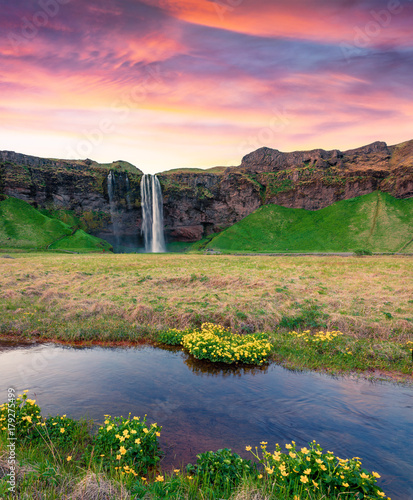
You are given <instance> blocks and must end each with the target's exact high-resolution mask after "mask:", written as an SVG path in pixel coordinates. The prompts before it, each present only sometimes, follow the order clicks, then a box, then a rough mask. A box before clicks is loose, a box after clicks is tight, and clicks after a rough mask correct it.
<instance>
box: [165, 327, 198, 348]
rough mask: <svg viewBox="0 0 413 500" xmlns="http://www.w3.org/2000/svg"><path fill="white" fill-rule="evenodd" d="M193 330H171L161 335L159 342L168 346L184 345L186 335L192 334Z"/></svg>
mask: <svg viewBox="0 0 413 500" xmlns="http://www.w3.org/2000/svg"><path fill="white" fill-rule="evenodd" d="M191 331H192V330H188V329H187V330H178V329H177V328H170V329H169V330H166V331H164V332H161V333H160V334H159V341H160V342H161V343H162V344H168V345H182V339H183V337H184V335H187V334H188V333H191Z"/></svg>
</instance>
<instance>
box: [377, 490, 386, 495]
mask: <svg viewBox="0 0 413 500" xmlns="http://www.w3.org/2000/svg"><path fill="white" fill-rule="evenodd" d="M377 494H378V495H379V497H384V495H385V493H384V491H378V490H377Z"/></svg>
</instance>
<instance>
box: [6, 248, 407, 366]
mask: <svg viewBox="0 0 413 500" xmlns="http://www.w3.org/2000/svg"><path fill="white" fill-rule="evenodd" d="M13 255H14V257H15V258H14V259H9V258H7V259H6V258H1V256H0V276H1V277H0V294H1V302H0V312H1V319H0V332H1V333H2V334H3V335H7V334H12V335H23V336H27V337H46V338H54V339H61V340H67V341H138V340H141V339H143V338H146V339H148V338H149V339H152V340H156V339H157V335H158V334H159V331H162V330H165V329H167V328H170V327H175V328H181V329H183V328H186V327H191V328H195V327H198V326H199V325H201V324H202V323H203V322H213V323H219V324H221V325H224V326H228V327H230V328H231V329H232V330H233V332H238V333H252V332H263V331H264V332H270V335H271V338H272V343H273V346H274V350H273V355H272V358H273V359H274V360H276V361H278V362H280V363H283V364H285V365H286V366H290V367H295V368H314V369H327V370H330V371H348V370H353V371H360V372H361V371H366V370H382V371H389V372H393V373H396V372H397V373H401V374H404V375H407V376H408V375H411V373H412V364H411V359H410V356H409V351H408V350H407V349H406V347H407V345H408V344H407V342H410V341H413V282H412V280H411V278H410V277H411V276H412V274H413V269H412V268H413V259H411V258H409V257H391V256H387V257H385V256H382V257H362V258H358V257H346V258H344V257H265V256H256V257H248V256H245V257H240V256H225V255H221V256H203V255H185V254H181V255H179V254H164V255H147V254H146V255H145V254H129V255H113V254H99V255H97V254H96V255H61V254H35V253H26V254H24V253H22V254H13ZM307 329H308V330H311V331H312V332H316V331H318V330H320V329H321V330H332V329H337V330H340V331H341V332H342V333H343V334H344V337H343V338H342V340H341V341H340V344H339V345H338V344H337V346H335V347H334V346H331V347H329V348H326V349H324V350H321V351H317V350H314V351H311V350H309V349H308V348H307V347H306V346H305V345H304V344H303V342H302V339H299V338H298V339H297V338H296V337H295V336H293V335H290V334H289V332H291V331H294V330H295V331H304V330H307ZM343 339H344V340H343ZM348 351H351V352H353V356H352V357H351V359H350V358H349V357H348V356H346V355H345V354H346V353H347V352H348Z"/></svg>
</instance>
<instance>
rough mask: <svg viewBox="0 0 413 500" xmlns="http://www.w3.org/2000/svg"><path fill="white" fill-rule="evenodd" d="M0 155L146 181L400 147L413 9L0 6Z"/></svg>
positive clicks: (331, 4) (409, 100)
mask: <svg viewBox="0 0 413 500" xmlns="http://www.w3.org/2000/svg"><path fill="white" fill-rule="evenodd" d="M1 4H2V15H1V18H0V24H1V31H0V33H1V38H0V117H1V121H0V150H14V151H18V152H21V153H26V154H31V155H35V156H43V157H56V158H86V157H87V158H91V159H94V160H96V161H100V162H111V161H114V160H120V159H123V160H127V161H130V162H131V163H133V164H134V165H136V166H137V167H139V168H140V169H142V170H143V171H144V172H146V173H154V172H159V171H163V170H167V169H170V168H177V167H211V166H215V165H225V166H228V165H238V164H239V163H240V162H241V158H242V156H243V155H245V154H246V153H248V152H251V151H253V150H255V149H257V148H259V147H262V146H268V147H272V148H275V149H279V150H281V151H293V150H302V149H313V148H319V147H321V148H324V149H334V148H338V149H342V150H343V149H349V148H353V147H357V146H361V145H364V144H368V143H370V142H373V141H376V140H383V141H386V142H387V143H389V144H395V143H399V142H403V141H405V140H408V139H412V138H413V126H412V124H413V35H412V25H413V0H390V1H382V0H288V1H280V0H219V1H218V0H217V1H216V2H215V1H212V0H139V1H138V0H99V1H98V0H13V2H10V1H6V0H1Z"/></svg>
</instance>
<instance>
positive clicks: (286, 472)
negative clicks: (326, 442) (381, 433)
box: [246, 441, 385, 500]
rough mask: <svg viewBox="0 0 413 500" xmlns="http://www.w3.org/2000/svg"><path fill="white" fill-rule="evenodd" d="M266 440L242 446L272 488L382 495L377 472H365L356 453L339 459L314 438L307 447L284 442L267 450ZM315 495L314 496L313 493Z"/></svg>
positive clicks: (367, 496) (352, 495)
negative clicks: (272, 450) (256, 446)
mask: <svg viewBox="0 0 413 500" xmlns="http://www.w3.org/2000/svg"><path fill="white" fill-rule="evenodd" d="M267 444H268V443H266V442H264V441H263V442H261V449H260V450H258V448H255V452H253V451H252V450H251V446H247V447H246V450H247V451H251V453H252V455H253V456H254V457H255V458H256V459H257V460H258V461H259V462H260V463H261V464H262V466H263V468H264V471H265V473H266V475H267V477H268V479H269V480H270V481H272V482H273V484H274V488H275V490H276V489H277V488H279V489H280V490H282V491H283V492H284V493H285V492H288V493H289V494H291V495H301V494H304V493H306V494H308V493H309V492H312V493H314V494H315V493H317V495H319V496H321V495H322V494H325V495H326V497H327V498H330V495H331V494H332V495H334V498H337V497H338V496H340V497H342V498H357V499H369V500H375V499H380V498H384V497H385V493H384V492H383V490H382V489H381V488H379V487H378V486H377V478H380V474H378V473H377V472H372V473H369V472H368V471H366V470H365V469H362V467H361V461H360V458H359V457H354V458H352V459H342V458H339V457H337V456H335V455H334V453H333V452H331V451H327V452H324V451H323V449H322V448H321V446H320V445H319V444H317V443H316V442H315V441H313V442H312V443H310V444H309V448H307V447H303V448H301V449H299V450H298V449H297V447H296V444H295V442H294V441H292V443H291V444H289V443H288V444H286V445H285V448H286V451H285V452H282V451H281V447H280V446H279V445H278V444H277V445H276V447H275V450H274V452H270V451H268V450H267ZM317 498H318V496H317Z"/></svg>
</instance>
